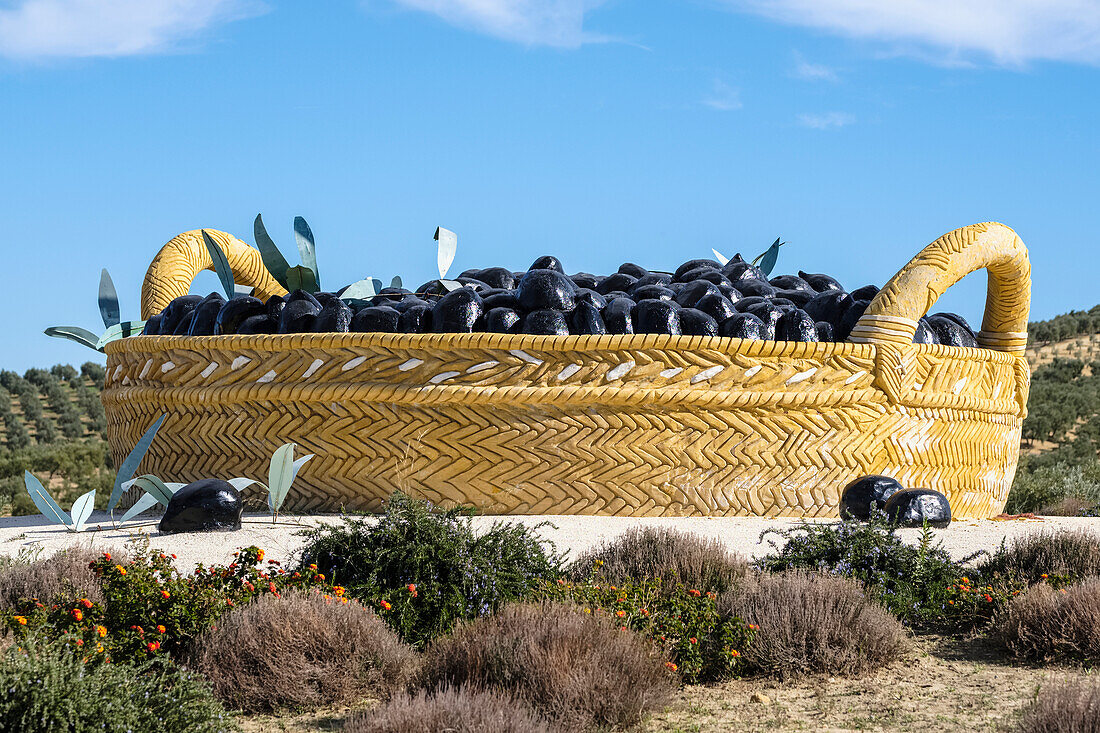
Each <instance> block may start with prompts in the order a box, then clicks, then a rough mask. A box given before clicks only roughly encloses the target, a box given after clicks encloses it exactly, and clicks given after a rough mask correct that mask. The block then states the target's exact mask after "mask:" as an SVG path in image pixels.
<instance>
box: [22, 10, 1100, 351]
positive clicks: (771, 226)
mask: <svg viewBox="0 0 1100 733" xmlns="http://www.w3.org/2000/svg"><path fill="white" fill-rule="evenodd" d="M1098 65H1100V7H1098V5H1097V4H1096V3H1094V2H1085V1H1084V0H1043V1H1042V2H1038V1H1035V0H997V1H994V0H951V1H948V0H893V1H892V2H890V3H881V2H871V0H769V1H768V2H763V1H762V0H761V1H759V2H757V1H754V0H645V1H644V2H642V1H641V0H608V1H607V2H602V3H600V2H585V1H584V0H544V1H542V2H539V1H538V0H370V1H369V2H354V1H351V0H327V1H317V0H314V1H313V2H284V1H280V0H269V1H268V2H257V1H253V0H0V102H2V107H0V110H2V111H0V165H2V166H3V170H4V173H5V175H4V176H3V177H2V178H0V215H2V216H3V227H2V229H0V247H2V251H3V254H4V259H5V264H6V267H5V273H6V275H7V278H6V280H7V282H6V287H4V288H3V292H2V294H0V306H2V307H3V311H4V312H5V313H6V314H7V326H6V328H5V329H4V333H3V336H2V337H0V338H2V339H3V340H2V342H0V343H2V355H0V357H2V358H0V367H2V368H8V369H18V370H22V369H25V368H27V367H29V366H44V365H49V364H53V363H57V362H74V363H80V362H81V361H84V360H86V359H87V358H89V357H92V358H94V357H95V356H96V355H95V354H94V353H93V352H91V351H88V350H86V349H83V348H81V347H79V346H77V345H75V344H71V343H69V342H62V341H56V340H53V339H48V338H47V337H45V336H43V335H41V332H42V329H43V328H45V327H46V326H48V325H53V324H73V325H81V326H84V327H87V328H91V329H93V330H100V328H99V326H100V321H99V315H98V310H97V307H96V304H95V297H96V288H97V285H98V280H99V270H100V268H101V267H107V268H108V269H109V270H110V272H111V274H112V275H113V276H114V279H115V282H116V284H117V285H118V288H119V292H120V296H121V300H122V310H123V315H124V317H135V318H136V317H137V316H138V299H139V292H140V285H141V279H142V276H143V274H144V271H145V269H146V267H147V266H148V263H149V260H150V259H151V258H152V257H153V255H154V254H155V253H156V251H157V249H158V248H159V247H160V246H161V245H162V244H163V243H164V242H165V241H167V240H168V239H170V238H171V237H172V236H174V235H175V234H177V233H179V232H180V231H184V230H187V229H192V228H198V227H204V226H205V227H213V228H220V229H225V230H228V231H230V232H233V233H235V234H236V235H238V236H240V237H242V238H243V239H245V240H246V241H249V242H251V241H252V234H251V232H252V219H253V218H254V216H255V215H256V213H258V212H259V213H263V215H264V220H265V222H267V225H268V228H269V230H270V231H271V233H272V235H273V236H274V238H275V240H276V242H278V243H280V244H281V245H283V248H284V251H286V252H287V253H288V254H289V253H290V252H291V251H292V250H293V248H294V247H293V237H292V231H291V220H292V218H293V217H294V216H295V215H297V214H301V215H303V216H305V217H306V218H307V219H308V221H309V222H310V224H311V226H312V228H313V231H314V233H315V235H316V238H317V241H318V258H319V261H320V267H321V275H322V278H323V280H324V283H323V284H325V285H326V286H327V287H330V288H334V287H337V286H338V285H342V284H346V283H348V282H351V281H353V280H357V279H360V278H361V277H364V276H367V275H376V276H379V277H383V278H385V279H388V278H389V277H391V276H392V275H393V274H401V275H402V276H403V277H404V278H405V280H406V282H412V283H415V284H419V283H420V282H423V281H425V280H427V279H429V278H430V277H431V276H432V269H433V266H434V260H435V258H434V247H433V242H432V241H431V235H432V232H433V231H434V229H435V227H436V226H437V225H443V226H446V227H448V228H450V229H453V230H455V231H456V232H458V235H459V250H458V257H457V259H456V261H455V265H454V270H453V272H457V271H459V270H462V269H465V268H467V267H474V266H477V267H484V266H489V265H497V264H500V265H505V266H508V267H511V268H514V269H521V268H526V267H527V265H528V264H530V262H531V261H532V260H534V259H535V258H536V257H537V256H538V255H541V254H545V253H553V254H556V255H558V256H559V257H561V258H562V259H563V260H564V262H565V264H566V268H567V269H568V270H570V271H578V270H585V271H590V272H607V271H613V270H614V269H615V268H616V267H617V266H618V264H619V263H620V262H623V261H635V262H638V263H639V264H642V265H645V266H648V267H650V268H653V269H662V268H665V269H667V268H672V267H675V266H676V265H677V264H678V263H679V262H681V261H683V260H685V259H689V258H692V257H702V256H708V255H709V253H710V248H711V247H716V248H717V249H718V250H720V251H722V252H725V253H726V254H732V253H733V252H736V251H742V252H744V253H746V254H756V253H758V252H759V251H761V250H762V249H763V248H764V247H766V246H767V244H768V243H770V242H771V241H772V240H773V239H774V238H775V237H776V236H782V237H783V238H784V239H787V240H789V241H790V245H789V246H788V247H786V248H784V250H783V253H782V256H781V258H780V262H779V266H778V268H777V271H780V272H793V271H796V270H798V269H800V268H801V269H805V270H809V271H817V272H822V271H823V272H828V273H831V274H834V275H836V276H838V277H839V278H840V279H841V280H842V281H843V282H844V283H845V284H847V285H848V286H849V287H851V288H855V287H858V286H860V285H863V284H866V283H876V284H880V285H881V284H882V283H883V282H884V281H885V280H887V279H888V278H889V277H890V276H891V275H892V274H893V273H894V272H895V271H896V270H897V269H898V268H899V267H901V266H902V265H903V264H904V263H905V262H906V261H907V260H908V259H909V258H910V257H911V256H912V255H913V254H915V253H916V252H917V251H918V250H919V249H920V248H921V247H922V246H923V245H925V244H927V243H928V242H929V241H931V240H932V239H935V238H936V237H937V236H939V235H940V234H942V233H944V232H946V231H948V230H951V229H954V228H956V227H958V226H963V225H965V224H970V223H974V222H978V221H986V220H998V221H1002V222H1004V223H1006V224H1008V225H1010V226H1012V227H1014V228H1015V229H1016V230H1017V231H1018V232H1019V233H1020V235H1021V236H1022V237H1023V239H1024V241H1025V242H1026V243H1027V244H1028V245H1029V247H1030V249H1031V254H1032V262H1033V267H1034V298H1033V308H1032V314H1033V318H1045V317H1049V316H1052V315H1054V314H1056V313H1060V312H1064V311H1067V310H1070V309H1076V308H1088V307H1090V306H1092V305H1095V304H1096V303H1097V302H1100V288H1097V287H1096V281H1097V279H1098V277H1100V257H1097V256H1096V254H1095V252H1096V247H1097V238H1096V236H1095V233H1096V232H1097V231H1098V230H1100V206H1098V205H1097V201H1096V199H1097V196H1098V194H1100V185H1098V171H1100V136H1098V132H1097V131H1098V130H1100V69H1098ZM215 288H216V279H215V278H214V276H213V275H212V274H203V275H202V276H200V279H199V281H198V283H197V284H196V289H197V290H202V291H204V292H207V291H210V290H213V289H215ZM984 293H985V277H984V275H975V276H973V277H971V278H968V279H967V280H966V281H964V282H963V283H962V284H960V285H959V286H958V287H957V288H956V289H954V290H953V291H952V292H951V293H949V294H948V296H945V298H944V299H943V300H942V301H941V303H940V305H939V306H937V310H956V311H958V312H961V313H963V314H964V315H965V316H967V317H968V318H970V319H971V320H972V322H974V321H980V314H981V310H982V304H983V302H984ZM975 325H977V324H976V323H975Z"/></svg>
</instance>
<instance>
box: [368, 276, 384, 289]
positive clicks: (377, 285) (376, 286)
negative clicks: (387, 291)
mask: <svg viewBox="0 0 1100 733" xmlns="http://www.w3.org/2000/svg"><path fill="white" fill-rule="evenodd" d="M370 281H371V282H372V283H374V290H375V292H378V293H381V292H382V281H381V280H379V279H378V278H376V277H372V278H371V279H370Z"/></svg>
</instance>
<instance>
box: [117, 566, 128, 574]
mask: <svg viewBox="0 0 1100 733" xmlns="http://www.w3.org/2000/svg"><path fill="white" fill-rule="evenodd" d="M115 570H117V571H118V574H119V575H125V574H126V568H124V567H122V566H121V565H115Z"/></svg>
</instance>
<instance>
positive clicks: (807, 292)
mask: <svg viewBox="0 0 1100 733" xmlns="http://www.w3.org/2000/svg"><path fill="white" fill-rule="evenodd" d="M342 292H343V291H338V294H334V293H325V292H307V291H306V290H302V289H298V290H294V291H292V292H291V293H289V294H288V295H286V296H283V297H279V296H275V297H273V298H271V299H269V300H268V301H267V302H266V303H265V302H261V301H260V300H258V299H256V298H253V297H237V298H233V299H231V300H228V301H227V300H225V299H224V298H222V297H221V296H219V295H210V296H207V297H205V298H201V297H199V296H196V295H185V296H182V297H180V298H176V299H175V300H173V301H172V302H171V303H170V304H169V305H168V306H167V307H166V308H165V309H164V310H163V311H161V312H160V313H159V314H157V315H155V316H153V317H152V318H150V319H148V321H147V322H146V324H145V330H144V331H143V333H144V334H145V335H150V336H157V335H160V336H167V335H180V336H182V335H188V336H213V335H225V334H271V333H281V334H285V333H341V332H349V331H351V332H379V333H472V332H477V331H483V332H490V333H510V334H541V335H559V336H564V335H569V334H573V335H599V334H634V333H637V334H645V333H652V334H668V335H680V334H683V335H690V336H727V337H731V338H741V339H763V340H777V341H833V342H840V341H845V340H847V338H848V336H849V334H850V333H851V331H852V328H853V327H854V326H855V324H856V322H857V321H858V320H859V318H860V316H862V315H863V312H864V311H865V310H866V309H867V306H868V305H869V304H870V302H871V299H872V298H874V296H875V294H876V293H877V292H878V288H876V287H875V286H873V285H866V286H864V287H861V288H858V289H856V290H854V291H852V292H850V293H849V292H846V291H845V290H844V288H843V287H842V286H841V284H840V283H839V282H837V280H836V279H835V278H832V277H830V276H828V275H825V274H814V273H807V272H799V274H797V275H777V276H775V277H771V278H769V277H768V276H767V275H765V273H764V271H763V270H762V269H761V268H760V267H756V266H754V265H752V264H749V263H748V262H745V261H744V260H742V259H741V258H740V257H735V258H734V259H732V260H730V261H729V262H727V263H725V264H719V263H718V262H716V261H714V260H707V259H701V260H689V261H687V262H685V263H683V264H682V265H680V266H679V267H677V268H676V270H675V271H674V272H671V273H669V272H650V271H648V270H646V269H645V268H643V267H641V266H639V265H636V264H633V263H626V264H624V265H622V266H621V267H620V268H619V270H618V272H615V273H612V274H610V275H592V274H589V273H578V274H576V275H572V276H570V275H566V274H565V270H564V268H563V266H562V263H561V261H560V260H559V259H558V258H556V257H552V256H549V255H546V256H543V257H539V258H538V259H537V260H535V261H534V263H532V265H531V267H530V269H528V270H527V271H526V272H513V271H512V270H510V269H508V268H505V267H488V268H485V269H481V270H477V269H472V270H466V271H465V272H463V273H462V274H461V275H460V276H459V277H458V278H457V280H455V281H445V280H432V281H430V282H427V283H425V284H424V285H422V286H421V287H419V288H417V290H416V291H409V290H406V289H403V288H400V287H388V288H384V289H382V290H381V291H380V292H379V293H378V294H377V295H374V296H372V297H370V298H365V299H361V298H348V297H346V296H345V297H344V299H341V297H340V296H339V294H340V293H342ZM914 342H915V343H919V344H944V345H949V346H970V347H973V346H977V339H976V337H975V334H974V331H973V329H971V328H970V326H969V324H967V322H966V321H965V320H964V319H963V318H961V317H960V316H958V315H955V314H953V313H937V314H933V315H930V316H928V317H927V318H924V319H922V320H921V322H920V325H919V327H918V329H917V333H916V335H915V337H914Z"/></svg>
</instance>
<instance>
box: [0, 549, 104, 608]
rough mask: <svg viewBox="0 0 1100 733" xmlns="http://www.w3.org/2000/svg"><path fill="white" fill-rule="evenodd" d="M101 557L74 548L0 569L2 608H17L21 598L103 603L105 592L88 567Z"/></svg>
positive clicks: (92, 552) (92, 551)
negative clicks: (86, 600) (79, 599)
mask: <svg viewBox="0 0 1100 733" xmlns="http://www.w3.org/2000/svg"><path fill="white" fill-rule="evenodd" d="M111 552H112V554H117V553H115V552H114V551H113V550H112V551H111ZM102 554H103V553H102V551H96V550H92V549H90V548H87V547H71V548H69V549H67V550H61V551H60V552H58V553H56V554H54V555H53V557H51V558H49V559H37V560H31V561H30V562H13V563H12V564H11V565H8V566H7V567H5V568H4V569H3V570H0V609H6V608H14V607H15V605H16V604H17V603H18V602H19V599H21V598H27V599H30V598H38V599H39V600H41V601H42V602H44V603H45V602H48V601H53V600H56V599H58V598H64V599H69V600H74V599H77V598H87V599H88V600H90V601H92V602H93V603H102V602H103V589H102V588H101V587H100V585H99V579H98V578H96V576H95V573H94V572H92V569H91V568H90V567H89V564H90V563H91V562H92V561H93V560H96V559H98V558H99V557H101V556H102Z"/></svg>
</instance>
